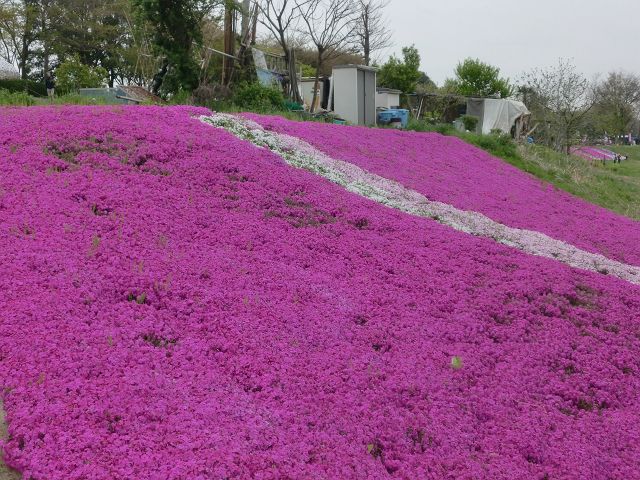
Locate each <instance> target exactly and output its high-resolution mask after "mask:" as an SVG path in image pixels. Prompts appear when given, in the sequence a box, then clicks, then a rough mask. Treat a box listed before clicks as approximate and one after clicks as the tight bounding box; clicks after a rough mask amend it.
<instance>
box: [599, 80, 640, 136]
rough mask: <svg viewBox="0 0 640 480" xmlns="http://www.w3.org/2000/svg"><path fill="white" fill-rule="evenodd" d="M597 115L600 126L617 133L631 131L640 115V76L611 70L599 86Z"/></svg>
mask: <svg viewBox="0 0 640 480" xmlns="http://www.w3.org/2000/svg"><path fill="white" fill-rule="evenodd" d="M597 92H598V102H597V104H596V106H595V109H594V110H595V117H596V120H597V123H598V124H599V125H600V127H601V128H602V129H603V130H605V131H607V132H609V133H613V134H615V135H624V134H626V133H629V129H631V127H632V125H633V123H634V122H635V121H636V120H638V116H639V115H640V76H638V75H634V74H631V73H625V72H611V73H609V75H608V77H607V79H606V80H604V81H603V82H600V83H599V84H598V86H597Z"/></svg>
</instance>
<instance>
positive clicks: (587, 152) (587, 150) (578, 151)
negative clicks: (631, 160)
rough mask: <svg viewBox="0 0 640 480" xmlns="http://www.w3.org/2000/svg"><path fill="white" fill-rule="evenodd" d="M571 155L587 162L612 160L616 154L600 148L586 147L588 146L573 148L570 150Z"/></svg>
mask: <svg viewBox="0 0 640 480" xmlns="http://www.w3.org/2000/svg"><path fill="white" fill-rule="evenodd" d="M571 153H572V154H573V155H576V156H578V157H582V158H585V159H587V160H604V161H606V160H613V159H614V158H616V153H615V152H612V151H611V150H607V149H606V148H600V147H588V146H579V147H573V148H572V149H571Z"/></svg>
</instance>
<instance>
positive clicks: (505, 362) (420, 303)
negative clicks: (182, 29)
mask: <svg viewBox="0 0 640 480" xmlns="http://www.w3.org/2000/svg"><path fill="white" fill-rule="evenodd" d="M205 113H206V112H205V111H203V110H201V109H195V108H186V107H172V108H161V107H50V108H28V109H2V110H0V159H1V160H0V162H1V163H0V168H1V175H0V388H1V390H0V392H1V394H2V399H3V403H4V408H5V410H6V413H7V420H8V427H9V434H10V438H9V440H8V441H7V442H6V444H5V445H4V452H5V461H6V462H7V463H8V464H9V465H10V466H12V467H14V468H16V469H17V470H19V471H20V472H22V473H23V475H24V478H27V479H28V478H34V479H37V480H63V479H64V480H80V479H134V478H135V479H203V480H204V479H307V478H309V479H366V478H369V479H384V478H398V479H471V478H473V479H559V478H562V479H582V478H589V479H602V480H604V479H610V478H613V479H628V478H639V477H640V462H639V461H638V459H639V458H640V417H639V416H638V412H639V411H640V290H639V289H638V287H637V286H635V285H632V284H630V283H627V282H625V281H622V280H618V279H615V278H611V277H608V276H605V275H602V274H599V273H591V272H586V271H582V270H577V269H572V268H570V267H567V266H565V265H563V264H561V263H559V262H556V261H554V260H551V259H544V258H540V257H535V256H531V255H527V254H524V253H522V252H519V251H516V250H514V249H512V248H509V247H506V246H502V245H499V244H497V243H495V242H494V241H493V240H490V239H484V238H477V237H473V236H471V235H468V234H465V233H462V232H458V231H455V230H453V229H451V228H449V227H446V226H443V225H441V224H439V223H438V222H436V221H434V220H431V219H425V218H419V217H415V216H411V215H408V214H405V213H403V212H400V211H397V210H393V209H390V208H387V207H384V206H382V205H379V204H377V203H375V202H372V201H370V200H367V199H364V198H362V197H360V196H359V195H356V194H353V193H349V192H347V191H345V190H344V189H343V188H342V187H340V186H339V185H336V184H333V183H330V182H329V181H327V180H325V179H323V178H321V177H318V176H316V175H314V174H312V173H309V172H307V171H304V170H300V169H295V168H291V167H289V166H287V165H286V164H285V163H284V162H283V161H282V159H281V158H280V157H278V156H276V155H275V154H273V153H271V152H270V151H268V150H266V149H261V148H257V147H255V146H253V145H251V144H250V143H249V142H245V141H242V140H240V139H237V138H236V137H234V136H232V135H231V134H229V133H227V132H225V131H224V130H222V129H216V128H212V127H211V126H208V125H205V124H203V123H202V122H200V121H199V120H198V119H197V118H194V116H196V115H201V114H205ZM270 121H271V122H274V120H270ZM323 128H324V127H322V128H321V127H320V126H315V125H312V124H304V125H293V126H292V127H291V129H292V130H294V129H295V131H296V134H297V133H300V132H304V135H305V136H306V137H308V138H306V139H307V140H308V141H310V142H312V143H318V145H319V146H320V147H322V146H323V145H322V144H323V143H325V144H326V145H325V146H326V148H331V149H337V148H338V146H337V145H339V142H343V145H342V146H341V147H340V148H341V150H342V152H343V153H342V154H341V155H344V156H345V157H346V156H352V157H353V158H354V159H356V158H361V157H363V156H364V155H365V154H366V150H367V149H371V152H372V153H371V155H372V160H371V167H372V169H374V170H375V169H377V170H383V169H384V167H383V162H382V158H381V156H380V155H381V154H380V153H375V152H376V150H375V149H374V148H373V147H372V146H371V145H370V144H369V142H370V141H371V142H373V141H374V140H373V138H374V137H375V135H376V132H375V131H371V132H372V133H369V131H361V130H359V129H345V130H338V129H336V131H335V132H336V138H335V139H334V140H331V141H329V140H328V138H329V137H330V135H329V134H328V133H325V132H324V130H323ZM305 129H307V130H305ZM343 131H344V132H350V135H351V137H352V142H351V147H350V148H347V143H346V139H345V140H342V139H340V137H339V135H341V134H342V132H343ZM346 134H347V133H345V135H346ZM377 134H378V135H380V136H381V138H382V140H380V142H379V143H380V144H383V143H384V140H386V141H387V142H389V143H391V140H393V144H392V146H390V147H388V148H387V149H386V150H384V151H385V152H387V155H389V158H388V162H395V159H396V158H399V159H400V160H398V161H402V162H409V163H407V164H406V165H412V167H411V168H409V167H406V166H405V167H403V168H402V169H400V171H404V172H405V173H403V174H402V175H403V176H404V177H406V179H407V181H408V182H409V183H415V184H416V186H415V188H417V189H420V188H423V189H426V188H427V185H428V183H427V180H428V179H429V178H431V180H432V183H433V184H434V185H435V184H437V183H438V182H435V180H437V179H438V177H437V176H436V170H435V169H431V170H429V171H432V172H433V174H432V176H431V177H429V176H421V175H418V172H425V171H427V170H425V169H426V167H424V166H421V164H419V162H418V160H419V158H420V155H422V154H429V151H430V148H432V149H434V150H436V151H439V152H441V155H444V154H445V153H446V154H447V155H448V153H447V152H449V153H450V152H455V151H457V152H461V155H465V153H464V152H467V153H468V152H469V150H465V149H464V148H463V147H462V145H461V144H458V143H457V142H456V143H453V144H451V145H453V146H452V147H451V148H452V149H453V150H451V149H449V150H448V149H447V148H448V147H447V148H445V147H446V146H447V142H449V140H446V139H443V138H441V137H438V136H433V135H426V136H425V139H424V140H421V137H420V135H417V134H416V135H407V134H395V133H393V132H390V133H387V132H378V133H377ZM316 137H317V138H316ZM363 139H366V141H365V140H363ZM416 143H418V145H416ZM393 145H395V147H393ZM429 145H431V147H429ZM418 147H420V148H418ZM412 152H413V153H412ZM425 152H426V153H425ZM392 153H393V155H394V156H393V157H392V156H391V154H392ZM429 155H431V154H429ZM438 158H439V157H438ZM354 161H355V160H354ZM357 161H358V162H360V160H357ZM439 161H440V162H446V159H445V158H444V157H443V158H440V159H439ZM456 161H458V162H468V163H469V165H471V166H473V165H476V164H484V165H485V169H486V172H485V174H484V175H483V176H482V178H483V179H485V180H486V179H490V178H491V175H493V176H494V177H496V178H502V184H501V187H502V188H501V190H500V191H501V192H502V193H501V194H502V195H507V194H508V195H509V196H511V197H513V198H517V202H514V204H513V205H512V207H513V208H512V209H511V210H510V211H511V212H514V211H516V210H514V209H515V207H517V206H518V205H520V206H522V208H524V207H523V205H524V204H525V202H526V201H531V202H532V203H534V205H533V206H532V208H533V209H534V211H537V210H535V208H536V207H537V206H536V205H535V202H534V201H533V200H535V199H530V198H526V197H527V195H528V194H529V193H531V192H533V191H534V190H533V187H532V186H530V183H532V182H533V181H530V180H528V179H527V180H526V181H525V180H522V179H518V177H517V176H516V175H512V174H511V173H509V172H511V170H505V169H504V168H503V167H501V166H500V164H498V163H497V161H494V160H493V159H490V158H485V157H484V156H483V154H480V153H478V152H475V151H472V154H470V158H465V157H464V156H460V157H459V158H456ZM424 162H425V163H427V159H424ZM429 168H431V167H429ZM452 169H453V167H451V168H450V169H447V168H444V167H443V172H442V175H443V179H444V180H448V181H450V182H453V181H454V179H455V178H456V177H455V175H453V173H447V172H448V171H449V170H452ZM473 169H475V170H476V171H477V170H478V169H479V167H478V166H477V165H476V167H474V168H473ZM473 169H471V170H472V171H473ZM405 170H406V171H405ZM458 171H460V170H459V169H458ZM492 172H493V173H492ZM505 172H507V173H509V174H507V173H505ZM466 175H467V174H464V173H461V177H460V178H459V180H460V181H461V182H462V183H463V186H460V187H453V186H452V185H449V186H448V188H449V189H450V190H451V191H453V192H454V193H455V192H458V191H462V189H463V188H464V184H465V183H468V180H465V178H466ZM469 175H470V174H469ZM419 179H422V180H420V181H419ZM487 181H488V180H487ZM528 182H529V183H528ZM445 183H446V182H445ZM418 184H419V185H418ZM528 185H529V186H528ZM519 187H520V188H522V189H523V192H522V193H521V195H519V194H517V191H518V188H519ZM434 188H435V187H434ZM469 188H470V191H469V195H470V196H472V197H473V198H479V197H480V194H478V193H476V192H475V190H474V189H475V188H477V189H479V190H481V191H485V189H486V188H488V187H487V186H486V185H483V184H482V182H480V181H479V182H477V183H476V184H475V185H474V186H473V189H471V187H469ZM527 189H530V190H527ZM443 191H446V188H444V187H442V188H441V189H440V190H438V192H443ZM541 192H543V193H544V189H541ZM543 193H540V194H539V195H540V197H538V198H543V197H544V198H545V205H547V207H545V208H548V209H551V208H553V205H554V203H553V201H554V199H555V202H556V203H555V205H556V208H557V210H558V212H559V213H558V215H560V216H562V215H563V213H562V212H565V211H566V208H569V207H567V205H574V203H572V202H574V200H572V199H571V198H570V197H568V196H564V195H560V194H557V196H555V197H554V196H553V195H551V194H546V195H543ZM499 195H500V194H499V193H494V196H495V197H496V198H497V197H499ZM554 195H555V194H554ZM452 196H453V197H455V195H452ZM458 196H461V195H458ZM521 196H523V197H525V198H524V199H522V198H520V197H521ZM456 198H457V197H455V198H454V200H455V199H456ZM491 198H493V197H491ZM456 201H461V200H460V199H458V200H456ZM492 201H493V202H494V203H495V202H496V201H495V200H491V199H490V200H488V201H487V203H486V204H484V205H489V206H488V207H486V206H485V208H487V209H490V208H493V207H491V205H492ZM575 205H578V204H575ZM579 205H582V204H579ZM507 210H508V209H506V208H505V211H507ZM585 210H586V211H587V212H590V213H588V214H589V215H592V216H594V218H595V219H596V220H597V222H598V223H599V224H600V223H602V224H604V225H606V224H607V222H611V226H610V228H616V227H617V228H619V229H620V230H619V231H623V232H624V231H625V230H624V229H633V228H636V227H635V224H633V223H632V222H630V223H628V224H625V223H623V222H621V221H618V218H617V217H613V216H610V214H608V213H607V212H604V211H602V210H597V209H595V208H593V207H588V206H587V207H585ZM521 211H524V210H521ZM511 215H512V216H514V215H515V214H514V213H511ZM532 218H538V217H535V215H533V216H532V217H527V216H526V215H524V216H523V220H522V221H523V222H525V223H527V222H532V221H533V220H532ZM583 218H584V217H580V219H581V220H580V221H584V220H583ZM538 220H539V221H540V222H542V220H541V219H540V218H538ZM549 223H550V224H552V225H556V224H557V221H556V220H555V219H554V218H549ZM565 231H566V232H569V230H565ZM586 238H587V239H592V238H595V237H590V236H587V237H586ZM585 241H586V240H585ZM622 241H624V242H626V241H627V239H626V237H624V235H623V238H622ZM631 251H633V250H632V249H631Z"/></svg>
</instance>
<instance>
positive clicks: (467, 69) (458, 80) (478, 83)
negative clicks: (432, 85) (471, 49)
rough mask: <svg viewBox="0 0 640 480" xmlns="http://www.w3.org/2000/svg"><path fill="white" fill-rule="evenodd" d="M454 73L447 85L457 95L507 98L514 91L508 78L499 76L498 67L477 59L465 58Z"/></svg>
mask: <svg viewBox="0 0 640 480" xmlns="http://www.w3.org/2000/svg"><path fill="white" fill-rule="evenodd" d="M455 75H456V77H455V79H453V80H451V81H447V85H448V86H449V87H453V89H454V90H455V92H456V93H458V94H459V95H464V96H468V97H499V98H507V97H510V96H512V95H513V93H514V89H513V87H512V86H511V84H510V83H509V79H507V78H502V77H500V69H499V68H497V67H493V66H491V65H489V64H488V63H484V62H481V61H480V60H478V59H473V58H467V59H466V60H465V61H464V62H461V63H459V64H458V66H457V67H456V70H455Z"/></svg>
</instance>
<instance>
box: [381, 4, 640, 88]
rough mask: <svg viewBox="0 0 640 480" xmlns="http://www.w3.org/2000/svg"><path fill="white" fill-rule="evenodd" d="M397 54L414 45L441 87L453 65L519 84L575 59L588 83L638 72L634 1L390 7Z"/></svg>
mask: <svg viewBox="0 0 640 480" xmlns="http://www.w3.org/2000/svg"><path fill="white" fill-rule="evenodd" d="M387 17H388V20H389V26H390V28H391V30H392V31H393V39H394V47H393V48H391V49H389V51H388V52H386V55H385V54H383V55H382V60H383V61H384V60H385V59H386V57H388V55H389V54H390V53H394V52H396V53H397V54H399V53H400V51H401V48H402V47H403V46H406V45H411V44H415V46H416V47H417V48H418V50H419V52H420V56H421V58H422V70H424V71H425V72H427V74H428V75H429V76H430V77H431V78H432V79H433V80H434V81H435V82H436V83H438V84H439V85H441V84H442V82H443V81H444V79H445V78H447V77H451V76H453V69H454V68H455V66H456V64H457V63H458V61H460V60H462V59H464V58H466V57H474V58H476V57H477V58H479V59H480V60H483V61H485V62H488V63H491V64H492V65H495V66H497V67H500V69H501V70H502V73H503V74H504V75H505V76H508V77H511V79H512V80H517V79H519V77H520V75H521V73H522V72H524V71H528V70H530V69H531V68H532V67H545V66H549V65H553V64H556V63H557V61H558V58H559V57H563V58H572V59H573V60H574V63H575V64H576V66H577V68H578V69H579V70H580V71H582V72H583V73H584V74H586V75H587V76H589V77H591V76H593V75H594V74H597V73H606V72H609V71H611V70H621V69H622V70H626V71H630V72H635V73H640V1H638V0H582V1H578V0H533V1H532V0H529V1H517V0H390V4H389V7H387Z"/></svg>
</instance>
